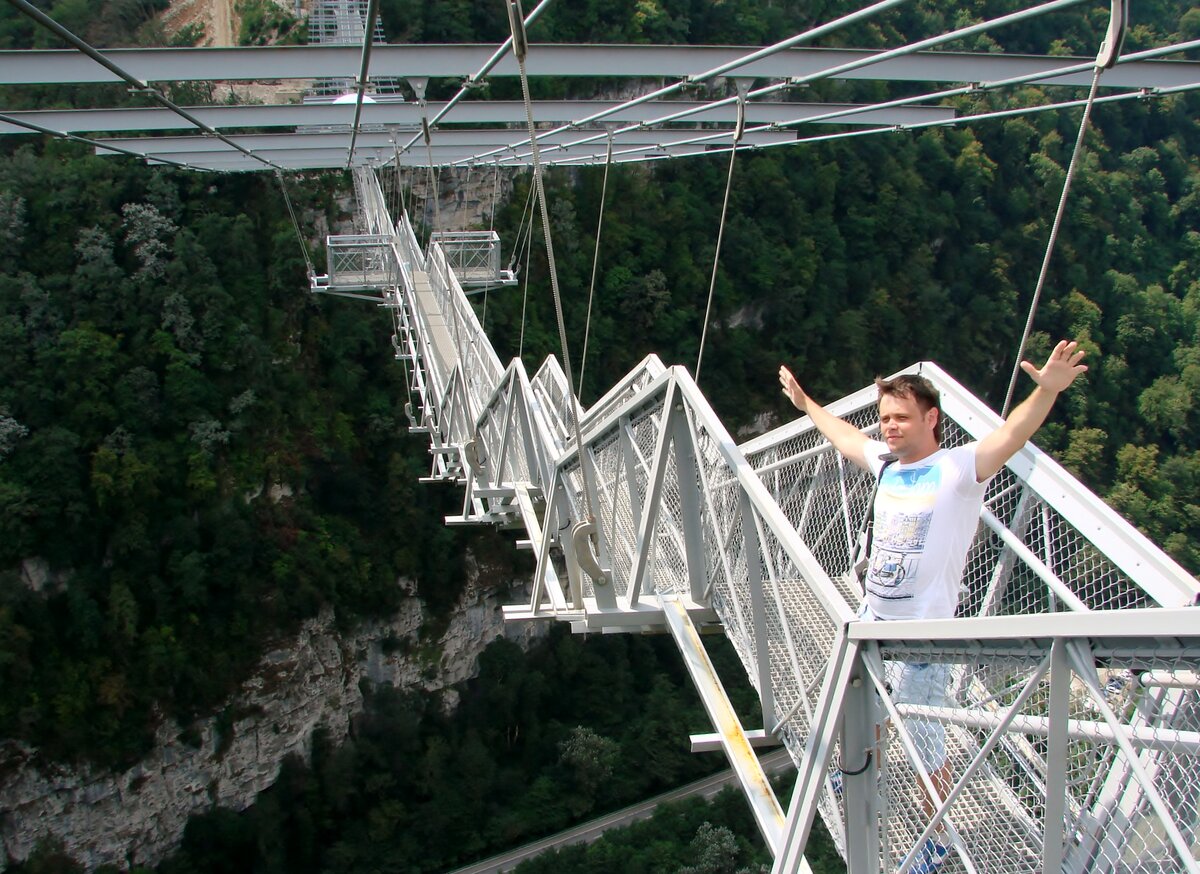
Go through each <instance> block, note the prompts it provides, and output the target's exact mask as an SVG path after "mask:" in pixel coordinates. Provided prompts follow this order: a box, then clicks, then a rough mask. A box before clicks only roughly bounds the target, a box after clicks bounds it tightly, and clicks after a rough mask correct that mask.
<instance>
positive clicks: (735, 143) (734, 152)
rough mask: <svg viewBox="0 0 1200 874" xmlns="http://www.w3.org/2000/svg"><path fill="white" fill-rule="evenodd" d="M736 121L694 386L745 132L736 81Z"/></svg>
mask: <svg viewBox="0 0 1200 874" xmlns="http://www.w3.org/2000/svg"><path fill="white" fill-rule="evenodd" d="M737 89H738V120H737V127H736V128H735V129H734V132H733V148H732V149H730V150H729V173H728V174H727V175H726V176H725V198H724V199H723V200H722V201H721V223H720V225H719V226H718V227H717V248H716V250H715V251H714V252H713V266H712V277H711V278H710V279H709V281H708V304H707V305H706V306H705V307H704V326H703V328H702V329H701V331H700V351H699V352H698V353H697V354H696V384H697V385H699V384H700V364H701V362H703V361H704V341H705V339H707V337H708V319H709V316H710V314H711V313H712V303H713V292H714V291H715V289H716V287H717V268H718V267H719V266H720V264H721V241H722V240H723V239H724V238H725V216H726V215H727V213H728V211H729V191H730V189H731V188H732V187H733V164H734V161H735V160H736V158H737V153H738V149H737V146H738V142H740V141H741V139H742V134H744V133H745V132H746V90H747V89H746V82H745V81H744V80H740V79H739V80H737Z"/></svg>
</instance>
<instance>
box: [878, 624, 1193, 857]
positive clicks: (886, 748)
mask: <svg viewBox="0 0 1200 874" xmlns="http://www.w3.org/2000/svg"><path fill="white" fill-rule="evenodd" d="M1083 651H1086V650H1083ZM1092 656H1094V657H1095V660H1094V661H1092V660H1091V657H1089V658H1088V661H1087V662H1086V664H1084V665H1083V666H1082V669H1080V668H1078V667H1076V666H1075V665H1072V667H1071V668H1070V670H1069V676H1068V677H1067V679H1066V680H1064V681H1062V688H1064V689H1065V690H1067V691H1066V694H1065V698H1064V699H1062V700H1056V699H1055V698H1054V697H1053V696H1052V694H1051V686H1052V683H1053V681H1054V676H1053V671H1047V670H1046V663H1047V661H1048V658H1049V657H1048V656H1046V655H1045V654H1042V653H1031V654H1030V655H1029V656H1028V657H1024V658H1021V657H1015V656H1012V655H1010V656H1009V657H998V656H996V655H994V654H991V655H989V656H988V657H987V658H981V657H980V654H979V653H978V651H974V652H966V651H964V652H959V653H957V654H956V653H953V652H947V651H943V652H940V653H936V655H931V653H930V651H929V649H928V648H925V649H917V650H914V649H912V648H910V647H906V646H903V645H897V646H891V647H885V648H884V651H883V657H884V658H885V659H886V660H887V661H886V671H885V673H886V676H887V682H888V685H887V686H886V687H885V689H884V690H882V691H881V696H882V698H883V699H884V700H885V701H886V702H887V705H890V708H888V709H894V711H895V712H896V713H897V714H898V718H896V719H887V718H886V716H887V712H885V713H884V714H883V716H884V717H885V718H884V720H883V721H882V725H883V731H882V733H881V735H880V740H879V746H878V750H879V756H880V764H881V767H880V770H879V777H878V779H879V792H880V796H881V798H883V799H884V805H883V809H884V811H885V815H884V816H883V817H882V818H881V829H883V832H884V834H883V846H884V854H885V855H884V859H883V863H884V865H885V866H887V865H893V866H898V865H900V864H901V862H902V861H903V860H904V858H905V857H906V856H908V855H909V854H910V853H912V852H913V851H914V849H917V848H919V840H918V839H919V838H920V836H921V834H922V831H923V830H924V829H925V828H926V826H927V825H928V824H929V823H930V820H931V816H932V815H933V813H934V810H935V809H936V808H937V807H938V805H937V804H936V803H935V802H934V801H932V800H931V796H930V794H929V793H928V791H927V790H926V789H925V788H924V787H923V786H922V781H921V778H920V776H919V775H918V765H921V766H923V767H924V768H925V770H926V772H927V774H928V775H929V776H931V777H935V779H934V784H935V786H936V788H937V789H938V791H939V793H940V794H941V796H942V797H943V798H945V797H947V796H949V794H950V793H951V791H952V790H953V792H954V794H955V795H956V797H955V798H954V799H953V800H952V801H951V802H950V803H949V804H947V805H946V806H945V810H944V815H945V818H946V823H947V825H948V835H949V843H950V845H951V846H952V854H951V856H950V858H949V859H948V860H947V863H946V865H945V866H944V867H943V869H942V870H945V871H968V870H976V871H988V872H993V871H995V872H1035V871H1042V870H1043V866H1044V862H1045V857H1044V853H1045V841H1046V840H1047V834H1048V831H1047V830H1048V827H1049V825H1050V823H1048V822H1047V820H1046V813H1047V808H1048V804H1047V797H1048V795H1053V794H1054V791H1055V787H1056V786H1061V787H1062V791H1063V793H1064V805H1065V815H1064V826H1063V831H1062V837H1063V840H1062V858H1063V865H1062V867H1063V870H1066V871H1087V872H1118V871H1119V872H1146V874H1149V872H1166V871H1184V870H1188V865H1189V863H1191V864H1193V865H1194V864H1195V863H1196V861H1197V860H1200V847H1198V846H1197V845H1196V838H1195V836H1196V827H1197V824H1198V823H1197V798H1198V796H1200V767H1198V766H1200V732H1198V731H1197V729H1198V728H1200V719H1198V715H1200V700H1198V698H1197V695H1198V690H1197V688H1196V684H1195V680H1196V677H1197V674H1196V669H1197V667H1200V653H1197V652H1195V651H1191V652H1188V651H1186V650H1176V651H1175V652H1173V653H1170V654H1168V653H1166V652H1163V651H1160V652H1159V653H1158V654H1157V655H1155V654H1152V653H1151V651H1150V650H1149V649H1147V652H1146V654H1142V655H1139V654H1136V653H1132V652H1129V651H1124V652H1099V651H1098V652H1095V653H1092ZM930 658H938V659H941V661H939V662H929V663H927V664H932V665H933V666H934V667H937V668H939V669H941V670H943V671H944V673H945V676H946V680H947V682H946V686H945V688H946V690H947V694H946V700H945V701H944V702H942V703H940V704H939V705H938V706H936V707H929V706H920V705H914V704H908V703H905V702H904V700H902V699H903V696H902V694H900V693H899V691H898V686H899V685H900V683H899V681H898V679H897V678H898V676H899V675H900V672H901V671H902V670H904V669H905V668H906V666H911V665H913V664H914V663H915V664H922V662H920V661H919V660H921V659H930ZM1160 682H1164V683H1169V684H1171V685H1170V686H1160V685H1157V684H1158V683H1160ZM1056 710H1057V711H1058V712H1057V713H1056ZM1056 731H1060V732H1061V733H1062V737H1063V741H1062V743H1063V747H1062V749H1061V750H1059V751H1057V752H1056V751H1054V750H1052V749H1051V747H1052V744H1053V741H1052V739H1051V738H1052V736H1053V735H1054V733H1055V732H1056ZM939 745H940V749H939V751H938V752H937V754H933V753H931V752H930V751H929V750H930V748H932V747H937V746H939ZM939 756H942V757H939ZM942 762H944V765H943V764H942ZM943 768H944V772H943V774H942V775H941V776H940V778H939V777H936V776H935V775H936V774H937V771H938V770H939V769H943ZM1056 772H1057V773H1056ZM1164 813H1165V814H1166V815H1165V816H1164V815H1163V814H1164ZM1172 832H1174V834H1172Z"/></svg>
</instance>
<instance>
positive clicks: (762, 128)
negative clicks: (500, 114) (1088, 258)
mask: <svg viewBox="0 0 1200 874" xmlns="http://www.w3.org/2000/svg"><path fill="white" fill-rule="evenodd" d="M1080 2H1081V0H1049V2H1046V3H1044V4H1042V5H1040V6H1036V7H1033V8H1031V9H1026V10H1021V11H1019V12H1013V13H1010V14H1008V15H1002V16H1000V17H998V18H993V19H991V20H989V21H982V22H977V23H975V24H971V25H967V26H964V27H960V28H958V29H956V30H953V31H949V32H948V33H944V34H941V35H939V36H934V37H929V38H927V39H923V40H920V41H918V42H914V43H909V44H907V45H903V46H899V47H897V48H894V49H889V50H887V51H885V52H881V53H879V54H872V55H868V56H865V57H862V58H858V59H856V60H853V61H848V62H845V63H842V64H838V65H836V66H833V67H827V68H825V69H822V70H817V71H814V72H812V73H808V74H806V75H804V76H796V77H792V78H790V79H787V80H784V81H782V82H776V83H774V84H771V85H766V86H763V87H761V88H756V89H754V90H753V91H750V92H749V93H748V94H747V98H748V99H757V98H759V97H766V96H768V95H771V94H775V93H777V92H779V91H782V90H785V89H787V88H794V87H797V86H802V85H808V84H810V83H812V82H815V81H819V80H823V79H830V78H834V77H837V76H841V75H843V74H845V73H850V72H853V71H855V70H859V69H863V68H866V67H871V66H875V65H877V64H880V63H883V62H886V61H890V60H894V59H896V58H901V57H905V56H908V55H912V54H915V53H916V52H918V51H923V50H926V49H931V48H936V47H938V46H941V45H944V44H946V43H949V42H954V41H956V40H960V39H964V38H966V37H969V36H974V35H976V34H980V33H984V32H986V31H988V30H991V29H992V28H995V27H1001V26H1004V25H1007V24H1012V23H1017V22H1020V21H1024V20H1025V19H1027V18H1030V17H1033V16H1036V15H1043V14H1046V13H1049V12H1054V11H1057V10H1059V9H1063V8H1066V7H1069V6H1074V5H1078V4H1079V3H1080ZM1114 2H1118V0H1114ZM874 8H875V7H871V9H872V10H874ZM868 11H869V10H862V12H861V13H857V14H858V15H861V14H863V13H866V12H868ZM849 18H851V16H847V17H846V18H844V19H838V21H836V22H831V23H830V25H824V26H823V27H822V28H817V29H815V30H814V31H809V32H807V33H806V34H801V36H804V37H808V38H811V36H812V35H813V34H814V33H816V32H817V31H821V32H824V29H825V28H828V27H831V26H833V25H837V24H841V23H843V22H845V21H846V20H847V19H849ZM798 39H800V37H793V38H792V39H791V40H785V41H784V43H778V44H777V45H776V46H771V47H769V48H771V49H776V48H777V47H778V46H782V45H784V44H785V43H794V42H795V41H796V40H798ZM761 51H767V50H766V49H763V50H761ZM757 55H758V53H755V55H754V56H753V57H757ZM736 63H737V64H738V65H741V64H744V63H745V59H741V60H739V61H738V62H736ZM730 67H731V65H730V64H726V65H723V67H722V68H718V69H726V70H728V69H729V68H730ZM1086 68H1087V67H1086V66H1085V67H1084V69H1086ZM710 75H711V71H710V72H709V73H704V74H701V75H700V76H694V77H692V78H691V80H689V81H704V80H706V79H707V78H708V77H709V76H710ZM1050 75H1056V74H1053V73H1046V72H1040V73H1038V74H1035V75H1034V76H1032V77H1029V78H1030V79H1035V78H1036V79H1042V78H1047V76H1050ZM671 89H675V90H678V89H677V88H676V86H668V87H667V88H664V89H660V90H659V91H655V92H653V93H651V94H648V95H643V96H642V97H637V98H634V99H632V100H629V101H626V102H625V103H624V104H621V105H620V106H616V107H611V108H609V109H607V110H604V111H603V112H598V113H595V114H594V115H590V116H588V117H586V118H583V119H580V120H578V121H574V122H572V123H570V124H568V125H563V126H561V127H559V128H556V129H555V130H552V131H544V132H543V133H541V134H540V135H539V136H541V137H545V136H549V135H551V134H554V133H560V132H569V131H571V130H575V129H578V128H579V127H580V126H581V125H583V124H586V123H588V122H590V121H593V120H596V119H599V118H603V117H605V116H607V115H610V114H612V113H614V112H617V111H619V110H621V109H624V108H629V107H633V106H636V105H639V104H641V103H644V102H646V101H648V100H650V99H653V98H655V97H661V96H663V95H664V94H665V93H668V92H669V91H670V90H671ZM969 90H970V89H969V88H968V89H965V91H966V92H969ZM933 96H940V95H933ZM736 100H737V98H736V97H725V98H722V99H720V100H715V101H710V102H708V103H705V104H703V105H701V106H694V107H689V108H688V109H683V110H679V111H677V112H672V113H670V114H668V115H663V116H659V117H657V118H653V119H647V120H644V121H640V122H636V123H631V124H628V125H625V126H624V127H621V128H618V129H617V130H616V131H615V133H616V134H618V135H619V134H623V133H632V132H635V131H639V130H644V129H647V128H652V127H658V126H661V125H663V124H666V123H668V122H674V121H682V120H684V119H686V118H688V117H690V116H692V115H696V114H697V113H700V112H704V111H707V110H710V109H714V108H716V107H720V106H729V105H732V104H733V103H734V102H735V101H736ZM866 108H874V106H873V105H872V106H870V107H866ZM864 109H865V108H864ZM859 111H864V110H859ZM844 114H850V113H848V112H847V113H844ZM831 115H832V114H831ZM795 123H796V121H791V122H773V123H770V124H764V125H759V126H757V127H752V128H749V129H748V132H749V133H759V132H766V131H777V130H779V129H780V128H782V127H787V126H790V125H793V124H795ZM887 129H888V128H884V130H887ZM725 135H726V132H724V131H722V132H718V133H712V134H698V135H697V136H696V137H694V138H690V139H687V140H683V141H681V142H678V143H675V145H676V146H682V145H691V144H698V143H706V142H711V141H713V140H718V139H723V138H724V136H725ZM603 138H604V134H590V135H588V136H585V137H582V138H580V139H577V140H569V141H565V142H562V143H559V144H557V145H553V146H548V147H547V150H557V149H570V148H574V147H577V146H582V145H587V144H589V143H594V142H599V141H600V140H602V139H603ZM511 148H515V146H513V147H511ZM653 148H656V147H653V146H638V147H633V148H629V149H623V150H618V152H617V154H618V155H624V154H630V153H636V152H645V151H649V150H651V149H653ZM494 151H497V152H500V151H504V149H496V150H494ZM490 154H492V153H491V152H484V153H483V157H486V156H488V155H490ZM515 157H518V158H519V157H524V154H523V153H521V152H518V153H516V156H515ZM595 157H599V155H596V156H595ZM685 157H686V156H685ZM568 163H569V162H568Z"/></svg>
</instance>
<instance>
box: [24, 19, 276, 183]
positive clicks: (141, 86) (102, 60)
mask: <svg viewBox="0 0 1200 874" xmlns="http://www.w3.org/2000/svg"><path fill="white" fill-rule="evenodd" d="M8 2H9V3H10V4H11V5H13V6H15V7H16V8H17V9H18V10H19V11H21V12H23V13H25V15H27V16H29V17H30V18H32V19H33V20H34V21H36V22H37V23H38V24H40V25H41V26H42V27H44V28H46V30H48V31H50V32H51V33H53V34H54V35H55V36H57V37H58V38H59V39H61V40H64V41H65V42H68V43H70V44H71V45H72V46H74V47H75V48H76V49H78V50H79V51H80V52H82V53H83V54H85V55H87V56H88V57H89V58H91V59H92V60H93V61H95V62H96V63H97V64H99V65H100V66H102V67H104V69H106V70H108V71H109V72H110V73H112V74H113V75H114V76H116V77H117V78H119V79H122V80H123V81H124V82H126V83H127V84H128V85H130V86H131V87H132V88H133V90H134V91H136V92H138V93H141V94H145V95H146V96H147V97H149V98H150V99H151V100H153V101H154V102H156V103H158V104H159V105H160V106H163V107H165V108H166V109H169V110H171V112H173V113H175V114H176V115H178V116H179V117H180V118H182V119H184V120H185V121H187V122H189V123H190V124H193V125H195V126H196V127H198V128H199V129H200V130H202V131H204V133H206V134H208V135H209V136H210V137H216V138H217V139H218V140H220V141H221V142H223V143H224V144H225V145H227V146H232V147H233V148H235V149H237V150H238V151H239V152H241V153H242V154H243V155H245V156H246V157H248V158H251V159H253V160H255V161H258V162H259V163H260V164H263V165H265V166H267V167H270V168H271V169H272V170H281V169H282V168H281V167H280V166H279V165H278V164H275V163H273V162H271V161H268V160H267V159H266V158H262V157H260V156H258V155H256V154H254V152H252V151H250V150H249V149H247V148H246V147H245V146H243V145H242V144H241V143H237V142H234V141H233V140H231V139H230V138H229V137H227V136H225V135H224V134H223V133H221V132H220V131H218V130H216V129H215V128H213V127H212V126H210V125H207V124H205V123H204V122H203V121H201V120H200V119H198V118H196V116H194V115H192V114H191V113H190V112H188V111H187V110H185V109H182V108H181V107H179V106H176V105H175V104H174V103H173V102H172V101H171V100H170V98H168V97H167V96H166V95H165V94H163V93H162V92H161V91H159V90H158V89H157V88H152V87H150V85H149V83H147V82H143V81H142V80H141V79H138V78H137V77H136V76H133V75H132V74H130V73H127V72H126V71H125V70H123V69H121V68H120V67H119V66H117V65H116V64H115V63H113V62H112V61H111V60H109V59H108V58H107V57H106V56H105V55H104V54H102V53H101V52H98V51H96V49H94V48H93V47H92V46H90V45H89V44H88V43H86V42H84V41H83V40H82V39H80V38H79V37H77V36H76V35H75V34H73V33H72V32H71V31H69V30H67V28H65V27H63V26H62V25H61V24H59V23H58V22H57V21H55V20H54V19H53V18H51V17H50V16H49V15H47V14H46V13H44V12H42V10H40V9H38V8H37V7H36V6H34V5H33V4H32V3H28V2H26V0H8ZM105 148H108V146H105ZM114 151H115V150H114ZM141 157H143V158H145V157H146V156H145V155H142V156H141ZM156 160H157V159H156Z"/></svg>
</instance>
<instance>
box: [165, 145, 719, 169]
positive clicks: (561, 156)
mask: <svg viewBox="0 0 1200 874" xmlns="http://www.w3.org/2000/svg"><path fill="white" fill-rule="evenodd" d="M255 154H256V155H259V156H261V157H262V158H265V159H267V160H269V161H271V162H272V163H273V164H276V165H278V166H280V167H282V168H284V169H287V170H320V169H329V168H342V167H345V166H346V149H345V148H330V149H281V150H279V151H273V150H256V151H255ZM473 154H475V150H474V149H469V148H465V147H448V148H445V149H442V150H434V153H433V163H434V166H443V165H447V164H452V163H454V162H456V161H461V160H463V159H464V158H470V157H471V156H472V155H473ZM654 154H656V155H659V156H663V155H665V156H668V157H681V156H686V155H694V154H696V146H665V147H663V148H661V149H658V150H656V151H655V153H654ZM143 157H145V159H146V160H147V161H150V162H152V163H166V162H173V163H176V164H185V165H187V166H188V167H189V168H191V169H196V170H218V171H226V170H228V171H231V172H232V171H242V170H255V171H261V170H262V169H263V166H264V165H263V164H262V162H260V161H255V160H253V159H252V158H248V157H247V156H245V155H243V154H242V153H241V152H235V151H234V150H232V149H227V150H225V151H200V152H174V153H170V154H169V156H168V154H160V153H156V152H145V153H143ZM391 157H392V152H391V151H390V150H388V149H373V148H367V149H361V148H356V149H355V150H354V161H353V164H354V165H355V166H372V165H375V164H381V163H383V162H384V161H388V160H389V159H390V158H391ZM581 157H589V158H594V159H595V160H593V163H597V162H599V163H602V162H603V161H604V155H603V153H601V154H600V156H599V158H595V149H594V148H593V147H591V146H580V147H578V148H577V149H575V150H570V149H562V150H559V151H555V152H552V153H548V154H547V155H545V156H543V158H542V163H543V164H554V163H557V162H559V161H565V160H569V159H579V158H581ZM530 163H532V159H530V158H521V159H519V160H516V159H512V158H509V159H506V160H505V161H504V162H503V166H513V165H514V164H520V165H528V164H530ZM400 164H401V166H404V167H426V166H428V161H427V160H426V157H425V155H424V151H423V150H422V151H421V153H419V154H413V153H411V152H410V153H408V154H406V155H401V156H400Z"/></svg>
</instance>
